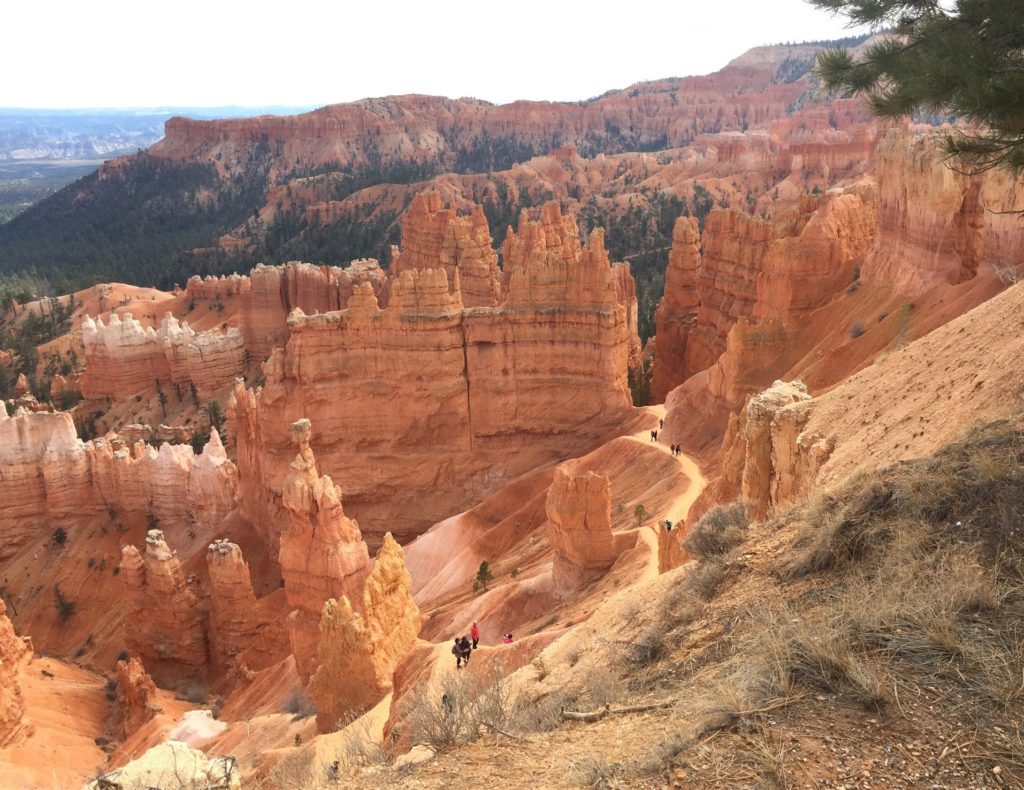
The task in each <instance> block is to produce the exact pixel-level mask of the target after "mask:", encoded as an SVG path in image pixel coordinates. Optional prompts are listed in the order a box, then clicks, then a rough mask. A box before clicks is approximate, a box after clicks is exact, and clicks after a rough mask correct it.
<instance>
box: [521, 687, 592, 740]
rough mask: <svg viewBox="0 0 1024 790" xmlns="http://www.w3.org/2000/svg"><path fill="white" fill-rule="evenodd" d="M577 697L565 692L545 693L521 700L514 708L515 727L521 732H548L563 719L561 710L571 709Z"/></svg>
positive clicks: (559, 724) (562, 721) (556, 727)
mask: <svg viewBox="0 0 1024 790" xmlns="http://www.w3.org/2000/svg"><path fill="white" fill-rule="evenodd" d="M576 699H577V697H576V696H575V695H574V694H570V693H566V692H557V693H554V694H545V695H544V696H543V697H538V698H537V699H534V700H523V701H521V703H520V704H518V705H517V706H516V708H515V714H514V716H515V729H517V730H520V731H522V732H550V731H551V730H557V729H558V728H559V727H561V726H562V725H563V724H565V720H564V719H563V718H562V711H563V710H568V709H571V708H572V707H573V706H574V705H575V703H576Z"/></svg>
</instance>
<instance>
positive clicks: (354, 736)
mask: <svg viewBox="0 0 1024 790" xmlns="http://www.w3.org/2000/svg"><path fill="white" fill-rule="evenodd" d="M387 762H388V756H387V752H385V751H384V747H383V746H382V745H381V744H380V743H379V742H378V741H377V740H376V739H375V738H374V737H373V735H372V733H371V732H370V725H369V723H368V722H366V721H361V722H357V723H353V724H351V725H349V726H348V727H347V728H346V730H345V735H344V740H343V741H342V743H341V747H340V750H339V753H338V757H337V759H336V760H335V762H334V764H333V765H329V766H327V769H326V773H327V778H334V777H336V776H337V775H338V774H339V773H340V770H341V768H342V767H345V768H347V769H349V770H350V771H351V770H355V769H358V768H361V767H363V766H368V765H386V764H387Z"/></svg>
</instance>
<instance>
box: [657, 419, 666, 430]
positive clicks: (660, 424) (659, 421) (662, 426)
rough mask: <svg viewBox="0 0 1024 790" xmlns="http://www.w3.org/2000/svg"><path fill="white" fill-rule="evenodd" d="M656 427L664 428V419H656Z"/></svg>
mask: <svg viewBox="0 0 1024 790" xmlns="http://www.w3.org/2000/svg"><path fill="white" fill-rule="evenodd" d="M658 427H659V428H664V427H665V421H664V420H658Z"/></svg>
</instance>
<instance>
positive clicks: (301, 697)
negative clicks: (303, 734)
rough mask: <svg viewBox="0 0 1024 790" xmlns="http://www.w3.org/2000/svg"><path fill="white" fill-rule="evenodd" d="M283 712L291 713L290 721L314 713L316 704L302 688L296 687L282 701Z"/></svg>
mask: <svg viewBox="0 0 1024 790" xmlns="http://www.w3.org/2000/svg"><path fill="white" fill-rule="evenodd" d="M284 712H285V713H290V714H292V721H295V720H297V719H308V718H309V717H310V716H315V715H316V705H314V704H313V700H312V699H310V696H309V693H308V692H307V691H306V689H304V688H297V689H295V691H293V692H292V693H291V694H289V695H288V697H287V699H285V701H284Z"/></svg>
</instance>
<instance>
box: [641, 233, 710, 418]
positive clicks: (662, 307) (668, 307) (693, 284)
mask: <svg viewBox="0 0 1024 790" xmlns="http://www.w3.org/2000/svg"><path fill="white" fill-rule="evenodd" d="M700 262H701V261H700V231H699V229H698V226H697V219H696V217H679V218H678V219H677V220H676V224H675V227H673V229H672V250H671V251H670V252H669V255H668V267H667V268H666V269H665V295H664V296H663V297H662V298H661V301H660V302H659V303H658V309H657V310H656V311H655V313H654V322H655V326H656V328H657V338H658V349H657V351H656V352H655V355H654V365H653V367H652V371H651V399H652V400H653V401H654V402H655V403H661V402H662V401H664V400H665V396H666V395H668V392H669V390H670V389H672V388H673V387H674V386H676V385H677V384H679V383H681V382H682V380H683V379H682V378H681V377H682V376H685V374H686V371H687V370H688V369H689V367H688V363H687V354H686V341H687V338H688V337H689V335H690V332H692V331H693V330H694V328H695V327H696V325H697V308H698V307H700V288H699V285H698V272H699V270H700Z"/></svg>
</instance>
